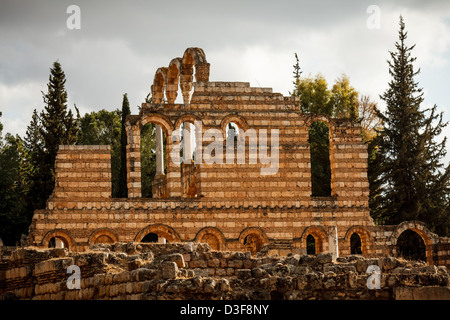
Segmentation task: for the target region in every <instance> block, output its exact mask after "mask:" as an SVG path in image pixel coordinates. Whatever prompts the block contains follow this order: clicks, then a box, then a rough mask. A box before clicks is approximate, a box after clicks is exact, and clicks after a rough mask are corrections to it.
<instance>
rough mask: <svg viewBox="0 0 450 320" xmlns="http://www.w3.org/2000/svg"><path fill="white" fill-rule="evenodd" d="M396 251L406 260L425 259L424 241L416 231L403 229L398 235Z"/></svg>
mask: <svg viewBox="0 0 450 320" xmlns="http://www.w3.org/2000/svg"><path fill="white" fill-rule="evenodd" d="M397 252H398V253H399V255H400V256H401V257H403V258H405V259H408V260H422V261H427V257H426V246H425V242H424V241H423V239H422V237H421V236H420V235H419V234H417V232H415V231H413V230H410V229H408V230H405V231H403V232H402V233H401V234H400V236H399V237H398V239H397Z"/></svg>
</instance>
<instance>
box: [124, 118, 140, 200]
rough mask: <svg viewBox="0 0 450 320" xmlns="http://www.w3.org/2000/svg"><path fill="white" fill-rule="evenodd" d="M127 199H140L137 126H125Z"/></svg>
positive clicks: (138, 130) (138, 131) (138, 132)
mask: <svg viewBox="0 0 450 320" xmlns="http://www.w3.org/2000/svg"><path fill="white" fill-rule="evenodd" d="M126 130H127V139H128V144H127V187H128V198H139V197H141V131H140V129H139V126H138V125H127V127H126Z"/></svg>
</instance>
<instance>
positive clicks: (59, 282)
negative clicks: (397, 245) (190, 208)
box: [0, 243, 450, 300]
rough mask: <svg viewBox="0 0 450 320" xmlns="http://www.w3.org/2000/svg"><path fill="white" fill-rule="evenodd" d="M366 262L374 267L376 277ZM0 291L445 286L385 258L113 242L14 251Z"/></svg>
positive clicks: (287, 293) (73, 295)
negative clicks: (82, 248) (76, 274)
mask: <svg viewBox="0 0 450 320" xmlns="http://www.w3.org/2000/svg"><path fill="white" fill-rule="evenodd" d="M72 265H76V266H78V267H79V268H80V287H79V289H77V288H76V287H75V288H73V287H72V289H70V288H69V287H70V286H74V285H76V282H72V281H70V283H71V284H70V285H68V280H69V277H72V276H73V274H72V272H69V273H68V272H67V269H68V267H69V266H72ZM369 266H377V267H378V268H379V269H378V270H379V271H380V276H379V278H377V274H374V273H368V268H369ZM377 267H375V268H377ZM371 268H374V267H371ZM369 271H370V268H369ZM378 279H379V280H380V281H379V288H378ZM377 288H378V289H377ZM0 294H1V297H2V298H3V299H36V300H39V299H46V300H48V299H51V300H93V299H94V300H96V299H133V300H140V299H149V300H156V299H158V300H175V299H183V300H184V299H192V300H217V299H225V300H248V299H250V300H255V299H257V300H261V299H262V300H274V299H285V300H303V299H327V300H331V299H338V300H347V299H357V300H361V299H363V300H372V299H387V300H392V299H427V298H433V299H447V300H449V299H450V288H449V275H448V272H447V269H446V268H445V267H436V266H427V265H426V264H425V263H423V262H414V261H406V260H402V259H396V258H392V257H384V258H378V259H366V258H364V257H362V256H359V255H350V256H346V257H342V258H338V259H337V260H334V261H333V259H332V256H331V254H318V255H316V256H308V255H292V254H291V255H289V256H287V257H280V256H263V255H260V256H258V257H252V256H251V255H250V254H249V253H242V252H221V251H212V250H210V248H209V246H208V245H207V244H198V243H184V244H181V243H174V244H143V243H116V244H111V245H105V244H99V245H94V246H92V247H91V248H90V250H89V251H88V252H84V253H76V252H71V251H68V250H67V249H36V248H32V247H27V248H20V249H18V250H16V251H14V252H13V253H12V255H11V257H10V259H9V260H8V261H4V262H2V263H1V264H0Z"/></svg>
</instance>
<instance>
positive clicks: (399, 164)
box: [378, 17, 450, 234]
mask: <svg viewBox="0 0 450 320" xmlns="http://www.w3.org/2000/svg"><path fill="white" fill-rule="evenodd" d="M399 25H400V30H399V41H398V42H396V44H395V47H396V51H395V52H390V55H391V61H389V62H388V63H389V73H390V75H391V77H392V79H391V81H390V82H389V86H388V89H387V90H386V91H385V92H384V94H383V95H381V96H380V97H381V99H382V100H383V101H384V102H385V103H386V111H385V112H383V113H382V112H378V115H379V117H380V118H381V120H382V121H383V128H382V130H381V133H380V144H379V145H380V148H379V155H380V157H381V162H382V170H381V171H382V172H381V174H380V181H381V182H382V188H383V199H382V201H381V205H380V211H379V212H381V213H382V216H381V217H378V218H379V219H380V220H382V221H383V222H385V223H390V224H397V223H399V222H401V221H405V220H421V221H424V222H425V223H426V224H427V226H428V227H429V228H430V229H431V230H433V231H434V232H437V233H440V234H448V209H447V208H448V199H446V197H448V194H449V181H450V166H447V167H446V168H444V167H443V164H442V163H441V160H442V158H443V157H444V156H445V154H446V151H445V143H446V139H444V140H443V141H442V142H440V143H437V142H436V141H435V140H436V138H437V137H438V136H439V134H441V132H442V129H443V128H444V127H445V126H446V125H447V124H446V123H443V121H442V113H440V114H439V113H437V111H436V106H434V107H432V108H429V109H426V110H422V109H421V104H422V102H423V93H422V89H421V88H419V87H418V83H417V82H416V81H415V80H414V78H415V76H416V75H417V74H418V73H419V72H420V70H417V71H416V70H415V69H414V65H413V63H414V61H415V60H416V58H415V57H412V56H411V52H412V50H413V49H414V45H413V46H410V47H409V46H407V45H406V43H405V40H406V38H407V32H406V31H405V23H404V21H403V18H402V17H400V22H399Z"/></svg>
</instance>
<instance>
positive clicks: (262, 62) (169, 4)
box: [0, 0, 450, 162]
mask: <svg viewBox="0 0 450 320" xmlns="http://www.w3.org/2000/svg"><path fill="white" fill-rule="evenodd" d="M70 5H77V6H78V7H79V8H80V18H81V19H80V27H81V28H80V29H74V30H70V29H69V28H68V27H67V20H68V19H69V20H70V19H71V18H72V17H73V16H72V14H73V13H72V12H71V13H67V8H68V7H69V6H70ZM371 5H376V6H377V7H378V8H379V13H380V15H379V17H380V20H379V22H380V23H379V26H378V28H375V29H371V28H369V27H368V21H369V25H372V24H370V22H372V21H374V20H373V19H372V18H373V17H375V16H374V11H372V10H368V8H369V6H371ZM368 11H369V12H368ZM400 15H403V17H404V19H405V23H406V29H407V30H408V40H407V43H408V44H410V45H412V44H416V48H415V49H414V51H413V55H414V56H416V57H417V62H416V65H415V66H416V68H421V73H420V75H419V76H418V77H417V81H418V82H419V85H420V86H421V87H423V89H424V92H425V103H424V106H423V107H424V108H425V107H427V106H431V105H434V104H436V105H438V107H439V110H442V111H444V115H445V119H446V120H447V121H448V120H450V93H449V90H448V89H449V84H450V51H449V48H450V1H445V0H442V1H418V0H417V1H376V0H371V1H356V0H355V1H336V0H331V1H300V0H293V1H284V0H278V1H262V0H259V1H244V0H241V1H233V0H228V1H211V0H209V1H195V0H191V1H167V0H166V1H133V0H131V1H95V2H94V1H77V0H71V1H65V0H58V1H56V0H54V1H49V0H48V1H44V0H33V1H31V0H28V1H23V0H19V1H18V0H0V111H1V112H2V113H3V116H2V117H1V118H0V121H1V122H2V123H3V125H4V133H6V132H10V133H13V134H19V135H21V136H23V135H24V133H25V130H26V127H27V125H28V124H29V122H30V120H31V114H32V111H33V109H38V110H39V111H40V110H42V108H43V101H42V94H41V91H46V90H47V87H46V86H47V83H48V76H49V68H50V67H51V66H52V64H53V62H54V61H56V60H59V62H60V63H61V65H62V68H63V70H64V72H65V74H66V79H67V82H66V89H67V91H68V102H69V106H70V107H73V105H74V104H76V105H77V107H78V108H79V109H80V111H81V113H82V114H84V113H85V112H90V111H94V110H100V109H102V108H105V109H107V110H114V109H116V108H120V106H121V102H122V95H123V94H124V93H128V98H129V100H130V106H131V112H132V113H137V112H138V109H137V106H138V105H140V104H141V103H142V102H143V101H144V99H145V97H146V96H147V94H148V93H149V91H150V85H151V83H152V82H153V76H154V73H155V71H156V69H157V68H158V67H162V66H167V65H168V64H169V62H170V60H171V59H172V58H175V57H179V56H182V55H183V53H184V51H185V49H186V48H188V47H201V48H203V50H204V51H205V54H206V58H207V60H208V62H209V63H210V64H211V70H210V80H211V81H247V82H250V84H251V85H252V86H261V87H271V88H273V90H274V92H280V93H282V94H284V95H289V91H292V71H293V68H292V65H293V64H294V63H295V60H294V53H295V52H296V53H298V55H299V58H300V66H301V69H302V71H303V74H302V76H308V75H309V74H311V75H315V74H317V73H321V74H322V75H323V76H324V77H325V78H326V79H327V81H328V84H329V87H330V88H331V86H332V84H333V83H334V81H335V80H336V78H338V77H339V76H341V74H343V73H345V74H346V75H347V76H348V77H349V78H350V82H351V84H352V85H353V86H354V87H355V88H356V89H357V90H358V91H359V92H360V93H361V94H367V95H369V96H370V97H371V98H372V99H373V100H375V101H377V102H379V103H380V104H381V105H382V102H381V101H379V95H380V94H382V93H383V92H384V91H385V90H386V88H387V83H388V81H389V74H388V66H387V59H389V50H391V51H392V50H394V44H395V41H396V40H397V39H398V33H397V32H398V20H399V16H400ZM70 21H72V20H70ZM446 135H450V127H448V128H447V130H446ZM448 150H450V145H449V146H448ZM449 153H450V152H449ZM449 159H450V155H449V156H448V157H447V158H446V161H447V162H448V161H449Z"/></svg>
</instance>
